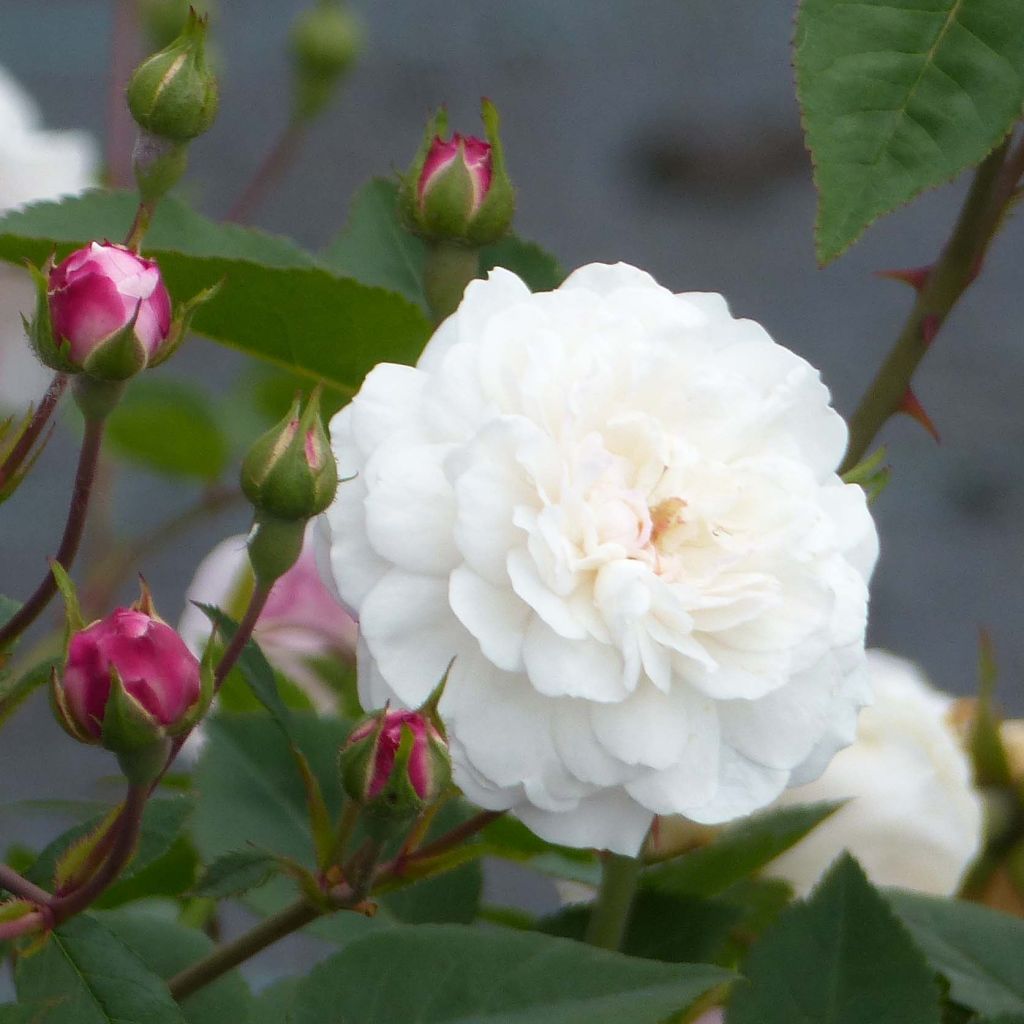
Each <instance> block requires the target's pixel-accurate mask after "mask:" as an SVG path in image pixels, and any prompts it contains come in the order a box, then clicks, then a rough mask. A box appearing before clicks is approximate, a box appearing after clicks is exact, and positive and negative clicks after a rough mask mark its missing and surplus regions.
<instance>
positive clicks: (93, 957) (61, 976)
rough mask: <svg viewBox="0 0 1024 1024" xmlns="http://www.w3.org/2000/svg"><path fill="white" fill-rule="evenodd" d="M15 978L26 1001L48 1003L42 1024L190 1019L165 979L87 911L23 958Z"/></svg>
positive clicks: (157, 1023)
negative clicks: (173, 997)
mask: <svg viewBox="0 0 1024 1024" xmlns="http://www.w3.org/2000/svg"><path fill="white" fill-rule="evenodd" d="M15 980H16V982H17V986H18V998H19V1000H20V1001H21V1002H24V1003H46V1004H47V1007H48V1009H47V1011H46V1012H45V1013H44V1014H43V1015H42V1016H41V1017H39V1018H38V1020H39V1024H187V1019H186V1018H185V1017H184V1016H183V1015H182V1012H181V1010H180V1009H179V1008H178V1006H177V1004H176V1003H175V1002H174V1000H173V999H172V998H171V996H170V994H169V993H168V991H167V987H166V986H165V985H164V983H163V982H162V981H161V980H160V978H158V977H157V976H156V975H155V974H154V973H153V972H152V971H151V970H149V968H147V967H146V966H145V964H144V963H143V962H142V960H140V959H139V957H138V956H136V955H135V954H134V953H133V952H131V950H129V949H128V947H127V946H125V944H124V943H123V942H122V941H121V940H120V939H119V938H118V937H117V936H116V935H114V934H113V932H111V931H110V930H108V929H107V928H105V927H104V926H103V925H102V924H100V923H99V921H97V920H96V919H95V918H93V917H89V916H86V915H81V916H79V917H74V918H72V919H71V920H70V921H68V922H66V923H65V924H63V925H61V927H60V928H58V929H57V931H56V932H54V934H53V935H52V936H51V938H50V941H49V942H48V943H47V944H46V946H45V947H44V948H43V950H42V951H41V952H39V953H37V954H36V955H35V956H30V957H24V958H22V959H21V960H19V961H18V968H17V972H16V975H15Z"/></svg>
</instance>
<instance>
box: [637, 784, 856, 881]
mask: <svg viewBox="0 0 1024 1024" xmlns="http://www.w3.org/2000/svg"><path fill="white" fill-rule="evenodd" d="M841 806H842V802H830V803H818V804H801V805H798V806H796V807H783V808H781V809H780V810H776V811H768V812H766V813H764V814H756V815H754V816H753V817H750V818H747V819H746V820H744V821H741V822H740V823H738V824H736V825H733V826H731V827H730V828H727V829H726V830H725V831H724V832H723V833H722V834H721V835H720V836H718V838H717V839H715V840H714V842H712V843H711V844H709V845H708V846H703V847H700V848H699V849H696V850H692V851H690V852H689V853H684V854H683V855H682V856H680V857H675V858H673V859H672V860H668V861H665V862H664V863H663V864H658V865H656V866H655V867H652V868H650V869H648V870H647V871H645V872H644V875H643V884H644V885H645V886H648V887H650V888H656V889H659V890H661V891H663V892H671V893H675V894H676V895H678V896H684V895H693V896H705V897H706V896H713V895H714V894H715V893H719V892H722V891H723V890H724V889H727V888H728V887H729V886H730V885H733V884H734V883H735V882H738V881H740V880H741V879H743V878H746V877H747V876H749V875H751V874H753V873H754V872H755V871H759V870H760V869H761V868H763V867H764V866H765V865H766V864H768V863H769V862H770V861H773V860H774V859H775V858H776V857H778V856H779V855H780V854H782V853H785V851H786V850H788V849H789V848H790V847H791V846H794V845H795V844H796V843H798V842H799V841H800V840H801V839H803V837H804V836H805V835H807V833H808V832H810V831H811V829H813V828H814V827H815V826H817V825H819V824H820V823H821V822H822V821H824V820H825V819H826V818H827V817H828V816H829V815H830V814H834V813H835V812H836V811H837V810H838V809H839V808H840V807H841Z"/></svg>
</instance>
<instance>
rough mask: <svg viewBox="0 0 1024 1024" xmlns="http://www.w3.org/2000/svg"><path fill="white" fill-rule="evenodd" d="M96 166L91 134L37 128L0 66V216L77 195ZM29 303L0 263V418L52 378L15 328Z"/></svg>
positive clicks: (37, 118) (25, 285)
mask: <svg viewBox="0 0 1024 1024" xmlns="http://www.w3.org/2000/svg"><path fill="white" fill-rule="evenodd" d="M97 166H98V151H97V148H96V144H95V142H94V141H93V139H92V138H91V136H89V135H88V134H86V133H85V132H79V131H51V130H47V129H45V128H43V126H42V116H41V114H40V112H39V109H38V107H37V106H36V104H35V102H34V101H33V100H32V98H31V97H30V96H29V95H28V94H27V93H26V92H25V90H24V89H22V87H21V86H20V85H19V84H18V83H17V82H16V81H15V80H14V79H13V78H12V77H11V76H10V74H9V73H8V72H7V71H5V70H4V69H3V68H2V67H0V213H4V212H6V211H7V210H10V209H12V208H14V207H16V206H21V205H22V204H24V203H31V202H35V201H37V200H43V199H56V198H58V197H59V196H61V195H65V194H68V193H75V192H81V191H82V190H83V189H85V188H88V187H89V186H90V185H91V184H93V183H94V179H95V176H96V168H97ZM35 302H36V296H35V289H34V288H33V287H32V283H31V281H30V279H29V276H28V274H27V273H26V272H25V271H24V270H21V269H20V268H16V267H12V266H8V265H0V414H3V413H10V412H21V411H24V409H25V408H26V407H27V405H28V403H29V402H31V401H34V400H36V399H38V398H39V397H40V396H41V395H42V393H43V392H44V391H45V390H46V385H47V383H48V382H49V380H50V378H51V376H52V373H51V371H49V370H47V369H46V368H45V367H43V366H42V365H41V364H40V363H39V361H38V360H37V359H36V358H35V356H34V355H33V354H32V351H31V349H30V348H29V347H28V342H27V341H26V340H25V332H24V330H23V328H22V325H21V314H24V315H25V316H27V317H31V315H32V313H33V311H34V309H35Z"/></svg>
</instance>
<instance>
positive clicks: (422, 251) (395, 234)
mask: <svg viewBox="0 0 1024 1024" xmlns="http://www.w3.org/2000/svg"><path fill="white" fill-rule="evenodd" d="M426 258H427V247H426V245H425V244H424V242H423V241H422V239H420V238H417V237H416V235H414V234H412V233H411V232H409V231H407V230H406V229H405V228H404V227H403V226H402V223H401V221H400V219H399V215H398V188H397V186H396V185H395V183H394V182H392V181H386V180H385V179H383V178H375V179H374V180H373V181H370V182H368V183H367V184H366V185H364V186H363V187H362V188H361V189H360V190H359V192H358V193H357V194H356V197H355V199H354V200H353V202H352V210H351V212H350V213H349V217H348V224H346V225H345V230H344V231H342V232H341V234H339V235H338V236H337V237H336V238H335V239H334V240H333V241H332V242H331V244H330V245H328V247H327V248H326V249H325V250H324V251H323V253H322V254H321V260H322V261H323V262H324V263H325V264H326V265H327V266H329V267H330V268H332V269H333V270H335V271H337V272H338V273H339V274H345V275H347V276H349V277H353V278H355V279H356V280H357V281H362V282H363V284H368V285H376V286H377V287H378V288H388V289H390V290H391V291H394V292H398V293H399V294H400V295H404V296H405V297H406V298H407V299H408V300H409V301H410V302H415V303H416V304H417V305H418V306H419V307H420V308H422V309H426V308H427V297H426V295H425V294H424V292H423V264H424V262H425V261H426Z"/></svg>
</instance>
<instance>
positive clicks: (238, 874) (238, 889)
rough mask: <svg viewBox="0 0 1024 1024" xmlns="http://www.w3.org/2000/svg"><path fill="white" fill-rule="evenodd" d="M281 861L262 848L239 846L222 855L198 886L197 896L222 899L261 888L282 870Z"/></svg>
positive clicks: (207, 870) (196, 888)
mask: <svg viewBox="0 0 1024 1024" xmlns="http://www.w3.org/2000/svg"><path fill="white" fill-rule="evenodd" d="M279 869H280V864H279V862H278V861H277V860H275V859H274V857H273V856H271V855H270V854H269V853H264V852H263V851H262V850H235V851H234V852H232V853H225V854H224V855H223V856H222V857H218V858H217V859H216V860H215V861H214V862H213V863H212V864H211V865H210V866H209V867H208V868H207V869H206V872H205V874H204V875H203V877H202V878H201V879H200V880H199V884H198V885H196V887H195V890H194V892H195V894H196V895H197V896H206V897H208V898H209V899H214V900H222V899H227V898H228V897H230V896H241V895H243V894H244V893H247V892H248V891H249V890H250V889H258V888H259V887H260V886H261V885H263V884H264V883H266V882H268V881H270V879H271V878H272V877H273V876H274V875H276V874H277V873H278V870H279Z"/></svg>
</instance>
